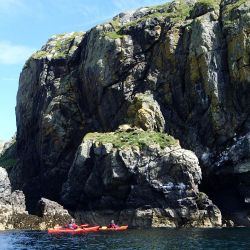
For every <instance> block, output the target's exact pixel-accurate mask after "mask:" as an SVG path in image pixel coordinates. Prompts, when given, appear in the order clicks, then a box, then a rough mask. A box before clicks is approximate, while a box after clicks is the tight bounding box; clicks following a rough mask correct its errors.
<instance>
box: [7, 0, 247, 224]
mask: <svg viewBox="0 0 250 250" xmlns="http://www.w3.org/2000/svg"><path fill="white" fill-rule="evenodd" d="M249 8H250V5H249V1H244V0H224V1H217V0H209V1H208V0H206V1H205V0H189V1H181V0H180V1H175V2H172V3H167V4H164V5H161V6H156V7H152V8H148V7H146V8H141V9H138V10H136V11H132V12H128V13H121V14H119V15H117V16H116V17H114V18H113V20H111V21H110V22H107V23H105V24H102V25H98V26H96V27H94V28H93V29H91V30H90V31H88V32H86V33H70V34H64V35H57V36H54V37H52V38H51V39H50V40H49V41H48V43H47V44H46V45H45V46H44V47H42V49H41V50H40V51H38V52H36V53H35V54H33V55H32V56H31V58H30V59H29V60H28V61H27V62H26V64H25V66H24V68H23V71H22V73H21V76H20V83H19V90H18V95H17V106H16V115H17V152H18V157H19V161H18V163H17V165H16V166H15V167H14V168H13V169H12V171H11V173H10V174H11V180H12V184H13V186H14V188H19V189H22V190H23V191H24V192H25V194H26V195H27V201H28V208H29V209H31V210H32V208H34V204H36V203H35V201H37V200H38V199H39V198H40V197H42V196H45V197H48V198H50V199H53V200H56V201H62V202H63V203H65V204H67V205H68V206H69V207H70V206H71V207H73V208H74V209H75V208H76V206H75V203H76V202H78V201H82V202H83V199H84V198H83V197H88V193H89V196H90V194H92V195H93V199H94V200H95V199H96V201H98V202H101V201H102V200H103V199H104V198H105V197H106V198H107V197H108V198H107V199H108V200H109V199H110V196H112V195H111V194H112V192H113V187H112V185H114V184H113V183H112V181H113V179H112V177H111V179H110V180H108V179H105V178H106V177H105V174H104V176H103V175H102V174H103V173H106V172H105V171H108V170H105V169H106V167H107V169H108V162H109V161H110V160H111V159H113V161H121V162H122V166H123V167H124V171H125V172H126V174H125V173H124V174H125V176H126V175H128V176H130V175H134V176H135V177H133V178H135V179H137V178H139V176H141V177H143V179H144V181H143V183H141V184H139V186H137V188H135V193H134V194H133V191H132V189H131V186H132V185H134V182H133V181H128V183H127V184H126V185H127V186H126V185H125V187H124V189H123V186H124V181H125V180H122V178H125V177H124V176H123V174H122V177H121V176H120V173H119V174H118V177H117V178H118V180H119V181H118V182H121V186H119V188H121V199H120V198H117V199H115V201H113V200H112V199H111V200H112V201H110V203H109V202H107V201H105V199H106V198H105V199H104V203H102V202H101V203H100V204H101V205H100V206H101V208H103V209H104V208H105V209H106V208H112V206H113V205H112V204H113V202H114V204H116V205H114V206H115V208H116V209H117V207H116V206H118V207H119V206H120V207H122V206H123V205H124V206H128V208H132V207H133V208H134V209H137V208H138V209H139V208H140V207H141V206H144V205H146V203H148V202H146V200H147V197H144V198H142V200H140V193H143V190H144V189H143V188H146V190H147V191H148V190H150V192H153V193H154V192H156V193H157V195H160V196H161V198H159V201H157V202H158V203H157V205H155V202H156V201H155V200H152V202H151V201H150V202H149V203H150V206H151V207H153V208H156V207H157V208H159V207H160V206H162V207H163V208H168V207H170V208H171V209H174V210H175V209H177V207H178V206H177V205H176V204H172V203H171V202H173V203H175V202H177V199H179V198H178V197H177V196H176V195H177V194H175V193H173V198H172V199H170V200H168V199H167V198H166V197H165V198H164V197H163V196H164V195H165V194H164V192H163V190H161V189H160V188H159V187H156V186H155V187H153V186H152V185H153V184H152V183H150V182H149V181H148V180H147V178H146V177H147V176H146V172H145V171H144V170H143V171H142V172H140V170H139V169H140V168H143V165H140V164H139V163H138V164H139V165H138V170H137V172H136V173H133V169H131V167H130V164H131V166H133V165H135V163H134V161H137V160H139V162H143V161H144V158H143V157H144V154H145V152H144V151H138V152H137V151H134V149H131V148H130V147H129V148H128V151H127V153H126V151H124V150H121V149H118V150H114V149H113V146H112V148H111V149H110V150H111V151H110V153H109V154H110V155H109V157H106V156H105V157H104V155H103V154H106V153H100V154H99V155H98V154H96V153H93V154H92V155H90V156H88V157H87V156H85V153H83V155H84V157H85V158H87V160H86V159H85V158H84V157H83V158H84V159H85V160H86V162H87V163H86V162H85V160H84V159H81V157H80V156H79V155H81V153H79V150H80V149H81V148H82V147H83V148H88V150H89V151H91V152H92V151H93V152H95V151H98V150H99V151H100V150H101V149H100V148H99V147H98V146H95V145H94V144H91V145H88V146H86V142H85V144H82V140H83V138H84V136H85V135H86V134H87V133H88V132H95V131H97V132H111V131H115V130H116V129H117V128H118V126H119V125H121V124H124V123H127V124H130V125H131V126H137V127H140V128H142V129H143V130H145V131H153V130H154V131H159V132H165V133H168V134H170V135H172V136H174V137H175V138H177V139H179V141H180V144H181V145H182V146H183V147H185V148H188V149H190V150H193V151H194V152H195V154H196V155H197V156H198V158H199V160H200V164H201V168H202V171H203V175H204V176H203V181H202V189H203V190H205V191H206V192H208V193H209V195H212V196H211V197H212V198H213V199H214V200H220V198H221V197H222V196H224V193H223V192H222V190H229V189H230V190H232V192H229V194H228V197H229V200H228V202H229V201H230V199H232V197H233V198H237V199H238V200H239V201H240V202H241V206H242V207H241V208H237V209H240V210H242V209H243V210H244V211H246V209H247V204H248V202H249V189H250V188H249V187H250V183H249V180H248V179H249V178H248V179H247V178H246V174H248V173H249V167H248V165H249V154H248V151H247V149H245V148H246V147H248V146H246V145H248V144H247V142H246V141H248V142H249V140H248V139H247V138H248V137H249V136H248V135H247V133H248V132H249V128H250V120H249V113H250V111H249V107H250V103H249V100H250V98H249V97H250V96H249V93H250V84H249V83H250V74H249V73H250V66H249V54H250V45H249V44H250V43H249V32H250V26H249V24H250V17H249ZM243 137H244V138H246V139H245V140H244V139H243ZM138 140H140V139H139V138H138ZM242 140H243V141H244V143H241V142H242ZM238 142H239V144H241V146H237V145H238V144H237V143H238ZM79 147H80V149H79ZM103 147H104V148H107V145H106V144H105V143H104V145H103ZM239 147H242V150H241V152H242V154H241V156H240V157H238V158H237V159H236V158H233V155H236V154H237V152H238V151H237V150H239ZM86 150H87V149H86ZM105 150H106V149H105ZM105 150H104V151H105ZM179 150H181V149H179ZM118 152H119V153H118ZM227 152H228V153H229V155H230V156H228V158H225V157H224V156H225V155H227ZM151 153H152V154H153V152H151ZM151 153H150V154H149V155H148V156H145V157H146V158H147V159H151V157H153V156H152V155H151ZM165 153H166V156H164V157H166V158H168V156H167V155H168V153H167V152H165ZM86 154H87V153H86ZM116 154H118V155H119V154H120V156H119V157H120V158H119V157H118V156H116ZM126 154H131V155H130V156H128V155H126ZM157 154H160V155H161V150H160V151H159V152H157ZM183 154H184V155H185V153H183ZM75 155H76V156H75ZM121 155H123V156H124V158H122V156H121ZM125 155H126V156H125ZM101 156H103V157H104V158H105V161H104V162H105V164H106V165H107V166H106V167H105V166H102V160H100V159H102V157H101ZM79 157H80V159H79ZM117 157H118V158H117ZM230 157H231V158H230ZM106 158H108V159H109V160H107V159H106ZM184 158H185V157H184ZM187 158H188V157H187ZM74 159H75V160H74ZM191 159H193V157H191ZM233 159H234V160H233ZM78 160H79V161H80V162H81V163H79V164H80V165H79V164H78ZM130 161H132V162H130ZM176 161H178V156H176ZM162 162H164V164H163V163H162ZM187 162H189V160H188V159H187ZM112 164H113V163H111V162H110V166H113V168H114V169H113V170H112V169H111V170H110V171H111V172H112V171H113V172H115V171H116V168H117V167H118V168H119V166H120V164H118V163H117V164H114V165H112ZM154 164H155V165H154V166H155V167H156V169H158V170H154V172H155V173H154V174H153V175H152V176H150V178H152V181H153V180H155V181H156V183H160V184H162V185H165V182H167V183H168V182H172V183H173V185H174V186H176V185H179V184H178V183H183V185H185V187H186V186H188V188H187V190H188V192H189V191H190V192H191V193H192V192H193V193H192V194H185V195H184V196H183V197H182V198H181V199H184V200H185V199H186V200H188V202H190V203H188V202H187V204H186V205H183V206H184V207H185V208H190V207H195V211H198V212H197V213H198V214H199V213H200V212H199V211H200V210H202V209H204V210H205V211H207V213H208V211H209V209H208V208H207V206H210V205H209V204H210V201H209V202H208V203H207V205H206V206H205V207H204V204H203V201H202V202H201V204H200V205H199V204H198V203H197V197H198V184H199V182H200V181H201V177H199V178H198V177H197V176H196V177H195V176H194V175H193V174H192V167H193V168H197V171H199V170H198V169H199V168H198V167H197V166H198V165H197V164H198V163H197V162H196V163H190V162H189V163H185V164H187V165H188V166H190V167H189V168H187V170H185V169H183V170H179V171H180V172H178V171H177V172H171V171H172V170H171V171H170V170H169V171H170V173H169V176H168V177H166V175H165V172H164V171H166V170H167V169H169V166H170V165H171V164H172V163H171V161H170V162H169V160H167V159H165V158H164V160H163V159H162V158H161V157H158V158H156V161H155V162H154ZM161 164H163V165H161ZM192 164H194V165H192ZM80 166H82V168H84V169H85V168H86V170H84V169H83V170H79V169H80ZM110 166H109V168H110ZM178 166H179V165H178ZM180 166H182V164H180ZM191 166H192V167H191ZM89 168H91V169H89ZM178 168H179V167H178ZM178 168H177V169H178ZM220 169H221V170H220ZM232 169H233V170H232ZM78 171H80V172H81V173H80V174H82V178H83V183H81V185H77V187H71V186H74V185H72V181H71V180H73V179H74V178H76V179H77V178H78V176H77V173H78ZM86 171H87V172H88V171H89V172H88V174H90V173H91V176H92V177H91V178H90V177H88V176H87V175H88V174H86V173H87V172H86ZM99 171H100V172H99ZM102 171H104V172H102ZM119 171H120V170H119ZM157 171H158V172H157ZM185 171H187V172H186V174H185ZM175 174H176V175H177V176H179V177H176V178H177V179H178V180H177V179H176V180H175V177H174V176H175ZM99 175H101V176H102V177H100V176H99ZM182 175H183V179H182V177H181V176H182ZM185 175H189V178H186V177H185ZM87 177H88V178H90V180H89V179H88V178H87ZM98 178H99V179H98ZM100 178H103V179H101V180H100ZM126 178H127V177H126ZM126 178H125V179H126ZM161 178H162V179H161ZM168 178H169V180H168ZM185 178H186V179H185ZM192 178H193V179H192ZM215 178H216V179H217V180H218V182H217V183H214V182H213V180H214V179H215ZM114 179H115V178H114ZM120 179H121V180H120ZM173 180H175V181H173ZM105 181H111V183H107V185H111V191H110V192H111V193H105V192H106V191H105V192H104V190H105V188H107V187H105V185H104V187H100V188H98V189H94V187H93V185H94V183H105ZM115 182H116V181H115ZM229 183H233V184H232V185H231V186H230V184H229ZM115 185H116V184H115ZM128 186H130V189H129V190H128ZM74 188H76V190H74ZM103 188H104V189H103ZM118 190H119V189H118ZM136 190H137V191H136ZM79 192H80V193H81V195H82V197H81V195H80V193H79ZM103 192H104V194H103ZM171 192H172V191H171ZM171 192H170V193H171ZM130 193H131V194H130ZM97 194H98V195H97ZM100 194H102V195H100ZM214 194H216V195H214ZM103 195H104V198H103ZM131 195H132V197H133V198H135V201H134V203H133V202H132V203H131V204H130V203H127V202H128V201H127V200H129V196H131ZM133 195H134V196H133ZM157 195H156V196H155V197H157ZM152 196H154V195H152ZM152 196H150V197H152ZM65 197H71V198H70V199H68V198H65ZM91 197H92V196H91ZM91 197H88V198H87V202H83V204H82V207H83V208H86V207H88V206H93V207H94V209H97V208H98V206H96V205H93V202H94V201H92V200H91ZM112 197H113V196H112ZM125 198H126V199H125ZM190 199H191V201H190ZM142 201H143V202H142ZM68 202H69V203H68ZM136 202H138V203H136ZM140 202H142V203H140ZM151 203H152V204H151ZM94 204H95V203H94ZM107 204H110V207H109V206H108V205H107ZM188 204H189V205H188ZM211 204H212V203H211ZM102 206H103V207H102ZM221 206H222V207H221V208H222V210H223V204H222V205H221ZM202 207H203V208H202ZM211 207H213V205H211ZM99 208H100V207H99ZM99 208H98V209H99ZM178 209H179V208H178ZM212 211H213V212H212V214H215V213H214V210H213V209H212ZM229 215H230V216H231V213H230V211H229ZM178 218H179V217H178ZM195 220H196V221H197V219H194V221H195ZM247 220H248V219H247V217H245V219H244V220H243V221H247ZM177 221H178V219H177ZM178 223H179V222H178ZM178 223H177V224H178ZM184 224H185V223H184ZM187 224H188V223H187Z"/></svg>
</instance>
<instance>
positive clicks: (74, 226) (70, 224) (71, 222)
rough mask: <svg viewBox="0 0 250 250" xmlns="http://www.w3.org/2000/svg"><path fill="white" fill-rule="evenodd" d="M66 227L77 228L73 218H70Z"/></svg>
mask: <svg viewBox="0 0 250 250" xmlns="http://www.w3.org/2000/svg"><path fill="white" fill-rule="evenodd" d="M68 228H70V229H77V228H78V226H77V224H76V223H75V220H74V219H71V221H70V223H69V224H68Z"/></svg>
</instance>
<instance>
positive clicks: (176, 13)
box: [105, 0, 244, 39]
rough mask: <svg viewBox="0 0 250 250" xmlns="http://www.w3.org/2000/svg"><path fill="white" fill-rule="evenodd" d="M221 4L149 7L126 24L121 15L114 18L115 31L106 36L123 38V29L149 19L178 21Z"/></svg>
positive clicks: (203, 0)
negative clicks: (141, 14) (143, 13)
mask: <svg viewBox="0 0 250 250" xmlns="http://www.w3.org/2000/svg"><path fill="white" fill-rule="evenodd" d="M243 1H244V0H243ZM219 4H220V0H199V1H197V2H196V3H195V4H194V5H192V4H190V3H187V1H185V0H180V1H178V2H172V3H166V4H162V5H157V6H153V7H150V8H148V11H147V13H145V15H144V16H142V17H140V18H138V19H136V20H134V21H131V22H128V23H126V24H124V25H122V23H121V22H120V19H119V17H116V18H114V19H113V20H111V21H110V22H109V24H110V25H111V26H112V28H113V31H110V32H106V33H105V36H107V37H109V38H111V39H117V38H121V37H122V35H123V29H127V28H130V27H133V26H136V25H137V24H139V23H141V22H144V21H146V20H149V19H155V18H168V19H169V21H170V22H174V23H178V22H181V21H184V20H186V19H189V18H190V17H191V16H192V15H193V13H195V12H196V11H198V12H201V13H202V14H204V13H207V12H209V11H212V10H215V9H219ZM201 9H202V10H203V11H201Z"/></svg>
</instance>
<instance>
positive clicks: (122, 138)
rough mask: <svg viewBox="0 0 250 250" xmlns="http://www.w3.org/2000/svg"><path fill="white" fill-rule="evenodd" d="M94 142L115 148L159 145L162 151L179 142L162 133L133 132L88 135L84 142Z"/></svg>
mask: <svg viewBox="0 0 250 250" xmlns="http://www.w3.org/2000/svg"><path fill="white" fill-rule="evenodd" d="M90 140H91V141H94V142H98V143H101V144H106V143H111V144H113V146H114V147H115V148H126V147H130V146H138V147H139V148H141V149H142V148H145V147H146V146H150V145H155V144H158V145H159V146H160V147H161V148H162V149H163V148H165V147H169V146H173V145H177V144H178V141H177V140H175V139H174V138H173V137H172V136H169V135H167V134H164V133H160V132H146V131H140V130H138V131H137V130H136V131H132V132H113V133H111V132H110V133H88V134H87V135H86V136H85V137H84V141H90Z"/></svg>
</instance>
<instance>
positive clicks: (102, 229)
mask: <svg viewBox="0 0 250 250" xmlns="http://www.w3.org/2000/svg"><path fill="white" fill-rule="evenodd" d="M127 229H128V225H126V226H120V227H115V228H113V227H111V228H109V227H100V228H99V230H100V231H124V230H127Z"/></svg>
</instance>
